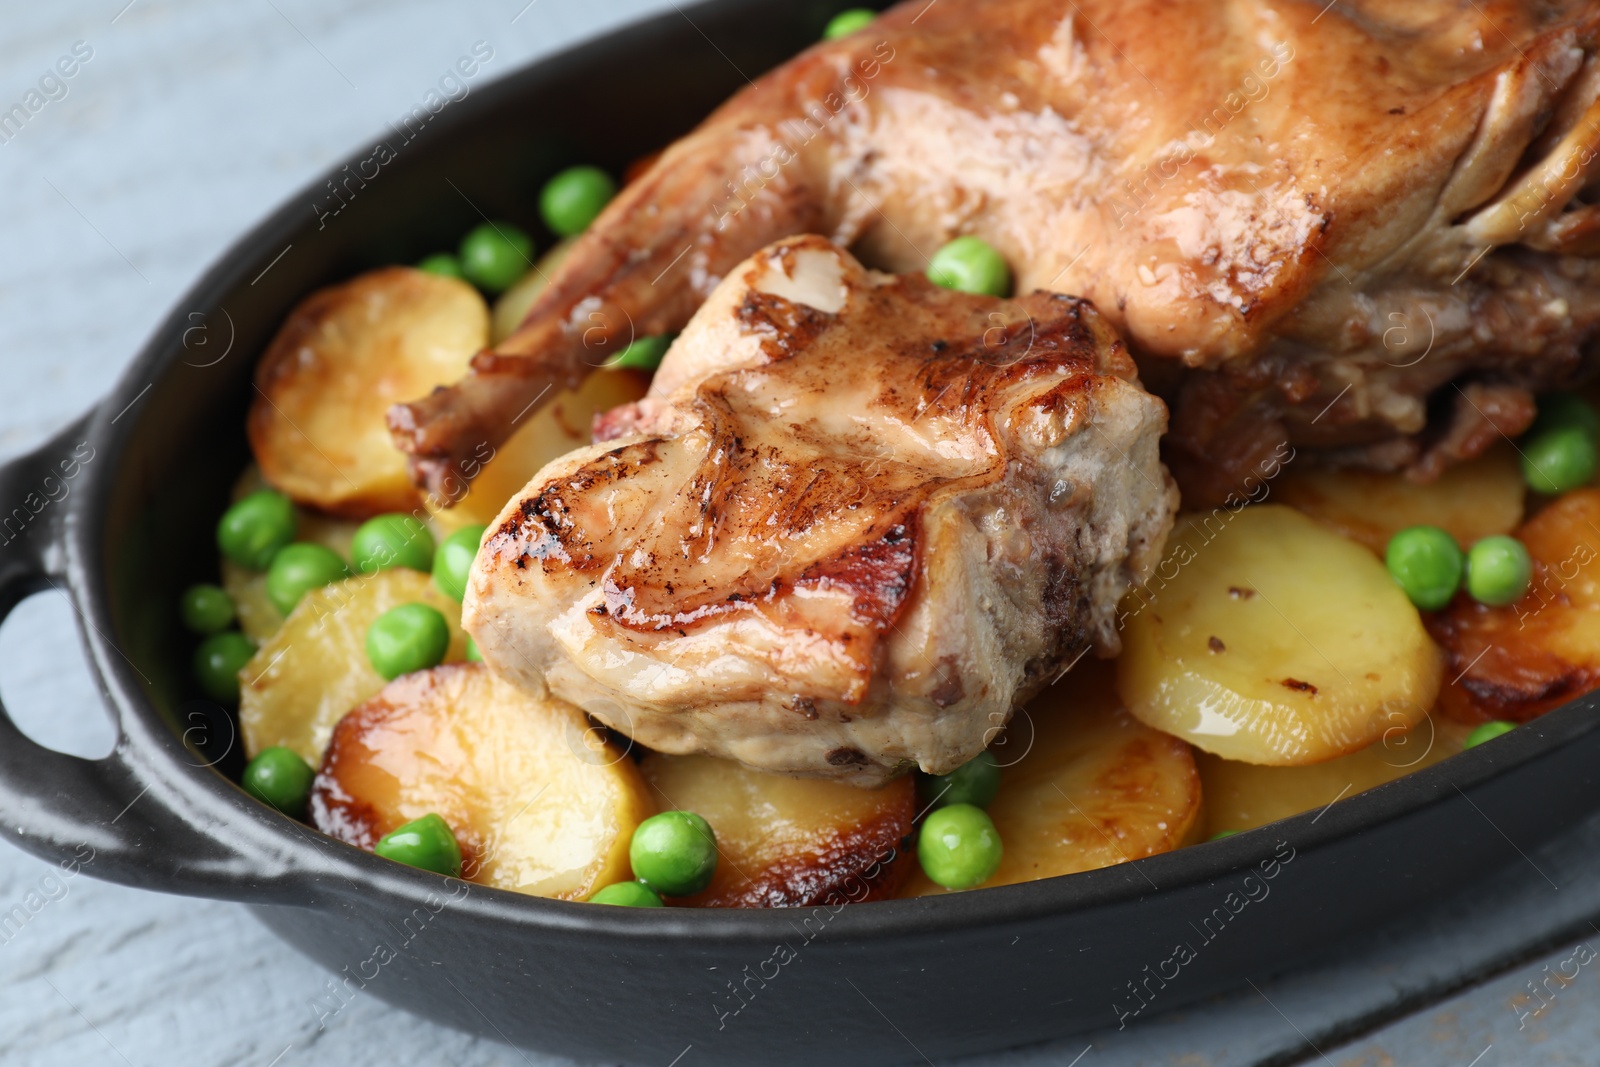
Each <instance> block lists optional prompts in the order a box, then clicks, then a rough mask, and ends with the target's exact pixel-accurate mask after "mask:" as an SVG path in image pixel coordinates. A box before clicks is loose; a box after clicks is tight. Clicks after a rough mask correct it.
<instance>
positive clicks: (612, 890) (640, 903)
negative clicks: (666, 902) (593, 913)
mask: <svg viewBox="0 0 1600 1067" xmlns="http://www.w3.org/2000/svg"><path fill="white" fill-rule="evenodd" d="M589 903H591V904H619V905H621V906H622V907H624V908H659V907H661V898H660V897H658V896H656V894H655V891H654V890H652V889H651V888H650V887H649V886H647V885H645V884H644V883H642V882H613V883H612V884H611V885H608V886H606V887H605V888H604V889H602V890H600V891H599V892H598V893H596V894H595V895H594V896H592V897H590V898H589Z"/></svg>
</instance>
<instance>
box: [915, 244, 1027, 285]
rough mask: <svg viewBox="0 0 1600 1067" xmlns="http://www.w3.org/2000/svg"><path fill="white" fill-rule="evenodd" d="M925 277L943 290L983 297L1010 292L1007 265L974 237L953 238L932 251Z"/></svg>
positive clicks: (1000, 257) (999, 256) (1009, 276)
mask: <svg viewBox="0 0 1600 1067" xmlns="http://www.w3.org/2000/svg"><path fill="white" fill-rule="evenodd" d="M928 280H929V281H931V282H933V283H934V284H935V285H942V286H944V287H945V288H946V289H958V290H960V291H961V292H963V293H980V294H983V295H985V296H1009V295H1011V268H1010V267H1009V266H1007V265H1006V259H1005V257H1004V256H1002V255H1001V254H1000V253H999V252H997V251H995V249H994V246H993V245H990V244H989V243H988V242H987V241H984V240H981V239H979V238H977V237H972V236H970V235H969V236H967V237H957V238H956V239H955V240H954V241H951V242H950V243H949V244H947V245H945V246H944V247H943V248H941V249H939V251H937V252H935V253H934V254H933V259H931V260H929V262H928Z"/></svg>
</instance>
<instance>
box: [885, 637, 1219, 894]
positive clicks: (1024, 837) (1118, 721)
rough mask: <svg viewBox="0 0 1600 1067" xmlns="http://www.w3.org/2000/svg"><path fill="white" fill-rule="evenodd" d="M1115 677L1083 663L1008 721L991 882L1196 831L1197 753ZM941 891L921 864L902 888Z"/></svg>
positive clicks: (1096, 862)
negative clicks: (1138, 717) (1140, 718)
mask: <svg viewBox="0 0 1600 1067" xmlns="http://www.w3.org/2000/svg"><path fill="white" fill-rule="evenodd" d="M1112 683H1113V679H1112V670H1111V668H1110V665H1108V664H1104V663H1098V662H1096V663H1083V664H1079V665H1078V666H1077V667H1076V668H1074V669H1073V671H1072V672H1071V673H1070V674H1068V675H1067V676H1066V677H1065V678H1063V679H1062V680H1061V681H1059V682H1057V683H1056V684H1055V685H1053V686H1051V687H1050V688H1049V689H1046V690H1045V691H1044V693H1042V694H1041V695H1040V696H1039V697H1037V698H1035V699H1034V700H1033V701H1032V702H1031V703H1030V704H1029V705H1028V706H1027V707H1026V708H1024V709H1023V710H1021V711H1018V712H1017V714H1016V716H1015V718H1013V719H1012V721H1011V724H1010V725H1009V726H1007V728H1006V734H1005V741H1004V743H1003V744H1000V745H997V746H995V748H994V752H995V754H996V758H997V759H998V760H999V761H1000V762H1001V763H1002V764H1005V763H1008V762H1009V763H1010V765H1009V766H1003V767H1002V769H1001V771H1000V791H999V793H998V794H997V795H996V796H995V799H994V802H993V803H991V804H990V805H989V816H990V818H992V819H994V824H995V829H997V830H999V831H1000V842H1001V846H1002V849H1003V853H1002V857H1001V860H1000V868H999V870H997V871H996V872H995V873H994V876H993V877H992V878H990V879H989V880H988V881H987V882H985V883H984V885H985V886H986V887H987V886H997V885H1010V884H1012V883H1015V882H1028V881H1032V880H1034V879H1036V878H1051V877H1054V876H1055V875H1058V874H1074V873H1076V872H1078V871H1091V870H1095V869H1096V868H1099V867H1110V866H1112V865H1113V864H1117V863H1126V862H1128V861H1130V860H1136V859H1142V858H1143V857H1145V856H1153V855H1155V854H1156V853H1158V852H1166V851H1169V850H1171V849H1174V848H1177V847H1179V846H1180V845H1184V844H1188V843H1189V842H1190V841H1191V840H1192V839H1193V838H1194V837H1195V835H1196V834H1197V833H1198V832H1199V829H1200V823H1201V790H1200V775H1199V772H1197V771H1196V770H1195V763H1194V754H1193V753H1192V751H1191V750H1190V748H1189V746H1188V745H1186V744H1184V743H1183V742H1182V741H1179V740H1178V739H1177V738H1175V737H1169V736H1167V735H1166V734H1163V733H1160V732H1159V731H1156V730H1152V729H1150V728H1149V727H1148V726H1144V725H1142V724H1141V723H1139V722H1137V721H1135V720H1134V718H1133V717H1132V716H1130V715H1129V714H1128V713H1127V712H1126V711H1124V710H1123V709H1122V707H1121V705H1120V703H1119V701H1118V700H1117V696H1116V690H1115V687H1114V685H1113V684H1112ZM944 892H948V890H945V889H943V888H941V887H940V886H938V885H936V884H934V883H933V882H932V881H930V880H929V879H928V877H927V876H926V875H924V874H923V873H922V872H921V871H920V870H919V871H917V872H916V873H915V874H913V875H912V876H911V879H910V881H909V882H908V884H907V886H906V891H905V892H904V893H903V894H902V896H925V895H929V894H936V893H944Z"/></svg>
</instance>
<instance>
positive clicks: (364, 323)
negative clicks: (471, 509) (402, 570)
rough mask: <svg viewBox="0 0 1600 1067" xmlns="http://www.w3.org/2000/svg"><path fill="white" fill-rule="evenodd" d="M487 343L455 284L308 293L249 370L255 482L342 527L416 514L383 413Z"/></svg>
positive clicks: (388, 281)
mask: <svg viewBox="0 0 1600 1067" xmlns="http://www.w3.org/2000/svg"><path fill="white" fill-rule="evenodd" d="M488 340H489V309H488V306H487V305H485V304H484V302H483V298H482V297H481V296H479V295H478V292H477V290H475V289H473V288H472V286H470V285H468V284H467V283H465V282H462V281H457V280H456V279H454V278H444V277H440V276H439V275H435V274H428V273H426V272H424V271H419V270H413V269H411V268H410V267H386V268H384V269H382V270H375V271H369V272H368V273H366V274H362V275H360V276H358V277H356V278H353V279H352V280H350V281H348V282H345V283H343V284H341V285H335V286H332V287H330V288H327V289H323V290H320V291H318V292H316V293H313V294H312V295H311V296H309V297H307V298H306V299H305V300H304V301H302V302H301V303H300V305H299V306H298V307H296V308H295V309H294V311H293V312H291V313H290V315H289V317H288V319H287V320H285V322H284V324H283V326H282V327H281V328H280V329H279V331H278V335H277V336H276V337H275V338H274V339H273V341H272V344H271V345H270V346H269V347H268V349H267V352H266V354H265V355H264V356H262V357H261V362H260V364H259V365H258V366H257V367H256V379H255V381H256V395H255V397H254V399H253V400H252V402H251V405H250V416H249V420H248V430H249V435H250V447H251V448H252V449H253V450H254V452H255V457H256V462H257V463H258V464H259V465H260V467H261V473H262V476H263V477H265V478H266V480H267V482H268V483H269V484H270V485H272V486H273V487H274V488H277V489H279V490H280V491H282V492H284V493H286V494H288V495H289V496H290V497H292V498H293V499H294V500H295V502H296V503H301V504H306V505H308V506H311V507H315V508H319V509H321V510H323V511H327V512H330V513H333V514H337V515H343V516H346V517H350V518H358V519H359V518H367V517H369V516H372V515H376V514H379V513H382V512H386V511H406V512H409V511H413V510H415V509H417V508H418V507H420V506H421V504H422V497H421V494H419V493H418V492H417V490H416V489H415V487H414V486H413V485H412V484H411V479H410V477H409V476H408V475H407V473H406V461H405V456H404V455H403V454H402V453H400V452H399V451H398V450H397V449H396V448H395V447H394V445H393V443H392V442H391V440H390V437H389V429H388V424H387V422H386V421H385V417H386V414H387V412H388V410H389V407H390V406H391V405H393V404H396V403H399V402H402V401H408V400H415V399H416V398H417V397H420V396H424V395H426V394H427V393H429V392H431V391H432V390H433V388H434V387H435V386H438V385H444V384H447V383H449V382H453V381H455V380H456V379H458V378H460V377H461V376H462V375H463V374H464V373H466V370H467V365H468V363H469V362H470V360H471V359H472V357H473V355H474V354H475V353H477V352H478V351H479V350H481V349H483V348H484V347H485V346H486V345H487V343H488Z"/></svg>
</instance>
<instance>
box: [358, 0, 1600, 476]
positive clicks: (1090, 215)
mask: <svg viewBox="0 0 1600 1067" xmlns="http://www.w3.org/2000/svg"><path fill="white" fill-rule="evenodd" d="M1597 20H1600V4H1597V3H1596V2H1594V0H1584V2H1577V0H1549V2H1545V3H1539V4H1530V3H1519V2H1511V0H1482V2H1479V3H1463V2H1460V0H1410V2H1407V3H1393V2H1392V0H1342V2H1338V3H1333V4H1329V3H1326V0H1224V2H1220V3H1219V2H1215V0H940V2H938V3H935V4H929V3H927V2H926V0H910V2H908V3H905V4H902V5H901V6H899V7H897V8H895V9H893V10H891V11H890V12H889V13H887V14H886V15H884V16H883V17H882V18H880V19H878V20H877V21H875V22H873V23H871V24H870V25H869V26H868V27H867V28H866V29H864V30H861V31H859V32H858V33H856V34H855V35H853V36H850V37H847V38H844V39H841V40H836V41H828V42H824V43H821V44H819V45H817V46H816V47H814V48H812V49H810V50H808V51H807V52H805V53H804V54H802V55H800V56H798V57H796V58H795V59H794V60H792V61H791V62H789V63H787V64H785V65H784V66H782V67H780V68H778V69H777V70H775V71H773V72H771V73H770V74H767V75H766V76H764V77H762V78H761V79H759V80H758V81H756V82H755V83H754V84H753V85H751V86H749V87H748V88H746V89H744V90H743V91H741V92H740V93H738V94H737V95H736V96H735V97H733V99H731V100H730V101H729V102H728V103H727V104H726V105H725V106H723V107H722V108H721V109H720V110H719V111H717V112H716V113H715V114H714V115H712V116H711V117H710V118H709V119H708V120H707V121H706V122H705V124H704V125H702V126H701V127H700V128H699V129H698V130H696V131H695V132H693V133H691V134H690V135H689V136H687V137H685V138H684V139H683V140H681V141H679V142H678V143H677V144H675V145H673V146H672V147H670V148H669V149H668V150H667V151H666V152H665V153H664V154H663V156H662V157H661V158H660V160H659V161H658V162H657V163H656V164H655V165H654V166H653V167H652V168H650V170H649V171H648V172H647V173H646V174H645V175H644V176H643V177H642V178H641V179H639V180H638V181H635V182H634V183H633V184H632V185H631V186H630V187H629V188H627V189H626V190H625V191H624V192H623V193H622V195H621V196H619V197H618V198H617V200H616V201H614V202H613V203H612V205H611V206H610V207H609V208H608V210H607V211H606V212H605V213H604V214H603V215H602V216H601V217H600V219H599V220H598V221H597V222H596V224H595V225H594V226H593V227H592V228H591V229H590V230H589V232H588V233H586V234H585V235H584V236H583V237H582V238H581V239H580V240H579V241H578V243H577V245H576V246H575V247H574V248H573V250H572V254H571V255H570V256H568V257H567V259H566V260H565V262H564V263H563V264H562V266H561V269H560V270H559V271H557V272H556V273H555V275H554V277H553V278H552V280H551V284H550V285H549V287H548V288H547V289H546V290H545V292H544V294H543V295H542V297H541V298H540V299H539V300H538V301H537V302H536V303H535V304H534V305H533V307H532V309H531V310H530V312H529V313H528V316H527V318H526V320H525V323H524V325H523V327H522V329H521V330H520V331H518V332H517V333H515V334H514V335H512V336H511V337H509V338H507V339H506V340H505V341H504V342H502V343H501V344H500V345H499V346H498V347H497V348H496V349H494V350H493V351H492V352H486V353H483V354H481V355H479V356H478V357H477V359H476V360H475V361H474V363H473V367H472V370H471V372H470V373H469V374H468V375H467V376H466V377H465V378H464V379H462V380H461V381H460V382H459V383H457V384H456V385H454V386H452V387H450V388H446V389H443V390H440V391H437V392H435V393H434V394H433V395H432V396H429V397H426V398H423V399H420V400H418V401H416V402H414V403H411V404H408V405H399V406H397V407H395V408H394V409H392V410H391V414H390V425H391V429H392V430H393V431H394V435H395V439H396V442H397V443H398V445H399V446H400V447H401V448H402V449H403V450H405V451H407V452H409V453H410V454H411V456H412V470H413V474H414V476H415V477H416V478H417V479H418V480H419V482H420V483H421V484H431V483H432V482H436V481H438V480H440V479H442V478H444V477H446V476H447V475H448V472H449V471H451V470H453V469H456V467H457V466H458V464H459V462H460V461H461V460H463V459H464V458H465V457H469V456H470V455H471V454H472V450H473V449H474V448H475V447H478V446H479V445H481V443H482V442H483V441H485V440H487V441H489V442H490V443H493V442H495V441H497V440H499V439H500V438H502V437H503V436H504V435H505V434H506V433H507V432H508V430H509V427H510V424H511V423H512V421H513V420H514V418H515V417H516V416H517V415H518V414H519V413H520V412H522V411H524V410H525V409H526V408H527V406H528V405H529V404H530V403H534V402H536V401H537V400H538V399H539V398H540V397H541V396H542V395H550V394H548V393H546V392H545V390H547V389H552V390H553V391H558V390H559V389H560V388H561V387H562V386H565V385H570V384H571V383H572V382H573V381H575V380H576V379H578V378H580V377H582V376H583V375H584V374H585V373H587V371H588V369H589V368H590V367H591V366H593V365H596V364H598V363H600V362H602V361H603V360H604V358H605V355H606V353H607V352H608V351H611V350H613V349H614V348H615V347H617V346H619V345H621V344H625V343H626V342H627V341H628V340H629V339H630V338H632V337H633V336H635V335H638V334H663V333H669V332H671V331H673V330H676V329H679V328H681V327H682V325H683V324H684V323H685V322H687V321H688V319H689V316H690V315H691V314H693V312H694V310H695V308H696V307H697V306H698V305H699V304H700V302H701V301H702V300H703V299H705V297H706V296H707V295H708V294H709V293H710V292H711V290H712V289H713V288H714V287H715V286H716V285H717V283H718V281H719V280H720V279H721V278H722V277H723V276H725V275H726V274H727V273H728V271H729V270H731V269H732V268H733V267H734V265H735V264H737V263H738V262H740V261H741V260H743V259H744V258H745V257H746V256H748V255H749V254H751V253H752V252H754V251H755V250H756V249H758V248H760V247H762V246H764V245H766V244H767V243H769V242H771V241H773V240H775V239H778V238H781V237H785V236H788V235H791V234H797V233H807V232H810V233H819V234H823V235H826V236H828V237H830V238H831V239H833V240H834V241H836V242H837V243H839V244H840V245H842V246H849V247H853V248H855V249H856V250H857V252H858V253H859V254H860V255H861V257H862V258H863V260H864V261H866V262H868V263H869V264H871V265H873V266H875V267H879V268H883V269H887V270H894V271H920V270H922V269H923V268H924V267H925V266H926V265H927V262H928V257H929V256H930V255H931V254H932V252H933V251H934V250H935V249H937V248H938V247H939V246H940V245H941V243H943V242H945V241H947V240H949V239H950V238H952V237H955V236H957V235H959V234H968V233H970V234H976V235H978V236H980V237H982V238H983V239H985V240H987V241H988V242H990V243H991V244H993V245H994V246H995V247H997V248H998V249H999V250H1000V251H1002V252H1003V253H1004V254H1005V255H1006V256H1007V257H1008V259H1009V260H1010V262H1011V264H1012V267H1013V269H1014V271H1015V274H1016V277H1017V292H1019V293H1026V292H1030V291H1032V290H1034V289H1040V288H1042V289H1046V290H1050V291H1053V292H1061V293H1071V294H1075V295H1078V296H1082V297H1085V298H1087V299H1089V300H1091V301H1093V303H1094V304H1095V306H1096V307H1097V308H1098V309H1099V310H1100V312H1101V314H1103V315H1105V316H1106V317H1107V318H1108V319H1110V320H1111V322H1112V323H1113V324H1114V325H1115V326H1117V327H1119V328H1120V329H1121V330H1122V331H1123V332H1124V333H1125V335H1126V336H1127V338H1128V340H1129V343H1130V346H1131V348H1132V351H1133V355H1134V356H1135V357H1136V359H1137V360H1138V362H1139V365H1140V368H1141V371H1142V374H1143V377H1144V380H1145V382H1146V384H1147V385H1149V386H1150V387H1151V388H1153V389H1154V390H1155V391H1157V392H1158V393H1160V394H1162V395H1163V396H1166V397H1167V398H1168V399H1169V401H1170V403H1171V406H1172V408H1173V423H1172V433H1171V436H1170V439H1169V441H1168V456H1169V459H1170V460H1171V461H1172V463H1173V465H1174V469H1175V471H1176V472H1177V473H1178V475H1179V479H1180V481H1181V482H1182V483H1183V485H1184V489H1185V494H1186V499H1187V500H1189V502H1190V503H1191V504H1198V503H1201V502H1203V501H1204V500H1205V499H1207V498H1212V499H1215V498H1220V497H1222V496H1223V495H1224V494H1225V492H1226V491H1227V490H1228V489H1229V488H1231V487H1232V486H1235V485H1237V484H1238V483H1239V482H1241V481H1242V480H1243V479H1244V478H1246V477H1248V475H1249V474H1250V473H1251V472H1252V471H1254V470H1255V469H1256V468H1257V467H1258V466H1259V464H1260V462H1261V460H1262V459H1263V457H1268V456H1271V455H1273V454H1274V452H1275V451H1276V449H1277V448H1278V447H1279V446H1280V445H1282V444H1283V443H1284V442H1285V441H1289V442H1292V443H1293V444H1294V445H1295V446H1296V447H1297V448H1305V447H1312V448H1317V449H1325V450H1330V451H1331V452H1332V453H1333V454H1334V458H1336V459H1340V460H1343V461H1347V462H1356V463H1360V464H1363V465H1366V466H1371V467H1378V468H1383V469H1405V470H1408V471H1410V472H1411V473H1413V474H1414V475H1416V476H1417V477H1419V478H1422V479H1427V478H1430V477H1432V476H1434V475H1436V474H1437V473H1438V472H1439V471H1440V470H1442V469H1443V467H1444V466H1446V465H1447V464H1448V463H1450V462H1452V461H1454V460H1455V459H1457V458H1462V457H1468V456H1472V455H1475V454H1477V453H1479V452H1481V451H1482V450H1483V449H1484V448H1485V447H1487V445H1488V444H1489V443H1491V442H1492V441H1494V440H1496V439H1497V438H1498V436H1499V435H1500V434H1501V433H1506V434H1514V433H1516V432H1517V431H1519V430H1520V429H1522V428H1523V427H1524V426H1525V425H1526V424H1527V422H1528V420H1529V419H1530V418H1531V416H1532V406H1531V402H1530V399H1529V392H1530V390H1536V389H1543V388H1548V387H1552V386H1556V385H1564V384H1568V383H1570V382H1572V381H1574V380H1576V379H1577V378H1579V377H1581V376H1583V375H1584V374H1586V373H1587V372H1588V371H1589V370H1590V369H1591V364H1592V363H1593V362H1594V357H1593V355H1592V354H1591V345H1590V340H1591V338H1592V336H1593V334H1594V332H1595V327H1596V322H1597V321H1600V264H1597V260H1596V256H1597V255H1600V203H1591V199H1593V198H1592V197H1591V195H1590V194H1591V190H1590V188H1589V186H1590V179H1591V177H1592V174H1593V160H1594V157H1595V154H1596V149H1597V145H1600V60H1597V57H1596V23H1597Z"/></svg>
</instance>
